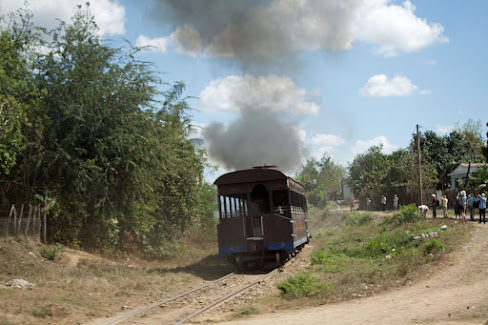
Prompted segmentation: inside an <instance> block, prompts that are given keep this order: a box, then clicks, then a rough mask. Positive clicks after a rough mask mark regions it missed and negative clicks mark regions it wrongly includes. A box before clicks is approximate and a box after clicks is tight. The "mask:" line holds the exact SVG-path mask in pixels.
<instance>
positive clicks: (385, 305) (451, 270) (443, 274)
mask: <svg viewBox="0 0 488 325" xmlns="http://www.w3.org/2000/svg"><path fill="white" fill-rule="evenodd" d="M473 226H474V227H475V231H474V233H473V237H472V238H471V241H469V242H468V243H466V244H465V245H462V246H461V247H460V248H459V249H458V250H456V251H455V252H454V253H452V254H451V256H449V257H448V260H447V261H446V262H445V263H444V264H441V265H439V266H438V267H436V268H430V269H426V272H428V274H427V275H426V278H425V279H424V280H422V281H419V282H417V283H415V284H412V285H410V286H407V287H403V288H400V289H397V290H394V291H391V292H388V293H385V294H381V295H377V296H373V297H368V298H363V299H357V300H352V301H348V302H344V303H338V304H332V305H326V306H322V307H317V308H308V309H306V310H300V311H288V312H284V313H277V314H266V315H256V316H254V317H252V318H248V319H245V320H240V321H234V322H225V323H219V324H233V325H238V324H253V325H256V324H266V325H270V324H271V325H273V324H275V325H278V324H279V325H284V324H307V325H311V324H321V325H322V324H330V325H340V324H348V325H350V324H375V325H379V324H388V325H391V324H435V325H440V324H443V325H445V324H453V325H454V324H456V325H464V324H477V325H481V324H483V325H485V324H487V325H488V225H486V224H478V223H476V224H474V225H473Z"/></svg>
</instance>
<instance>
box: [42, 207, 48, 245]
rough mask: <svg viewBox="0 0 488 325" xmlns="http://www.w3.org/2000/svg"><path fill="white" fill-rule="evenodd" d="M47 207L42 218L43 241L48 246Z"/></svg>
mask: <svg viewBox="0 0 488 325" xmlns="http://www.w3.org/2000/svg"><path fill="white" fill-rule="evenodd" d="M46 210H47V209H46V206H44V215H43V217H42V219H43V221H42V241H43V242H44V244H47V240H46V237H47V229H46V227H47V221H46V217H47V213H46Z"/></svg>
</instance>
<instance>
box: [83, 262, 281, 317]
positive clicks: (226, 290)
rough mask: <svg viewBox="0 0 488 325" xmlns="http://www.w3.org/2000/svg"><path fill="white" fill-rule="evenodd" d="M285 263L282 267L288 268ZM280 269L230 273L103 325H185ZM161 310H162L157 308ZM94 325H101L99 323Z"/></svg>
mask: <svg viewBox="0 0 488 325" xmlns="http://www.w3.org/2000/svg"><path fill="white" fill-rule="evenodd" d="M288 264H289V262H288V263H286V264H285V265H283V266H282V267H286V266H287V265H288ZM279 269H280V268H275V269H273V270H272V271H270V272H268V273H266V274H262V273H259V274H252V273H248V274H242V273H241V274H235V273H229V274H227V275H225V276H223V277H221V278H218V279H216V280H214V281H212V282H209V283H207V284H205V285H202V286H200V287H198V288H194V289H191V290H189V291H186V292H183V293H180V294H178V295H175V296H173V297H170V298H167V299H165V300H163V301H160V302H156V303H153V304H151V305H149V306H147V307H144V308H141V309H139V310H136V311H133V312H130V313H127V314H124V315H119V316H116V317H114V318H112V320H110V321H108V322H104V323H103V324H104V325H112V324H119V325H120V324H129V323H132V322H130V321H129V318H134V317H136V316H137V317H139V319H138V321H137V323H138V324H153V323H155V322H157V323H159V324H175V325H178V324H183V323H185V322H186V321H188V320H190V319H191V318H193V317H195V316H197V315H198V314H200V313H202V312H204V311H205V310H207V309H209V308H211V307H213V306H215V305H217V304H219V303H221V302H223V301H224V300H226V299H229V298H231V297H233V296H235V295H237V294H239V293H241V292H242V291H244V290H246V289H248V288H250V287H252V286H254V285H256V284H259V283H261V282H263V281H264V280H265V279H266V278H268V277H269V276H271V275H273V274H274V273H275V272H277V271H278V270H279ZM158 307H159V308H158ZM92 324H102V323H99V322H96V323H92Z"/></svg>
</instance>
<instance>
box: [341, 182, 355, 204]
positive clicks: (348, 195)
mask: <svg viewBox="0 0 488 325" xmlns="http://www.w3.org/2000/svg"><path fill="white" fill-rule="evenodd" d="M350 182H351V179H350V178H344V179H343V180H342V182H341V187H342V199H343V200H345V201H349V200H351V199H352V198H353V197H354V193H353V192H352V189H351V187H350V186H349V183H350Z"/></svg>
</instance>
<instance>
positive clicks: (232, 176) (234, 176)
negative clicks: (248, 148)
mask: <svg viewBox="0 0 488 325" xmlns="http://www.w3.org/2000/svg"><path fill="white" fill-rule="evenodd" d="M280 179H284V180H286V179H290V180H292V181H293V182H295V183H297V184H299V183H298V182H296V181H295V180H293V179H292V178H291V177H289V176H287V175H286V174H285V173H283V172H282V171H279V170H277V169H271V168H252V169H244V170H237V171H235V172H230V173H227V174H224V175H222V176H220V177H219V178H217V179H216V180H215V182H214V184H215V185H224V184H237V183H252V182H266V181H274V180H280Z"/></svg>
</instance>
